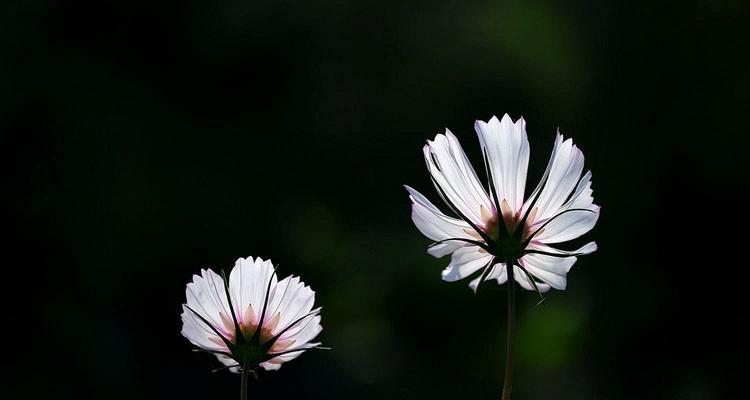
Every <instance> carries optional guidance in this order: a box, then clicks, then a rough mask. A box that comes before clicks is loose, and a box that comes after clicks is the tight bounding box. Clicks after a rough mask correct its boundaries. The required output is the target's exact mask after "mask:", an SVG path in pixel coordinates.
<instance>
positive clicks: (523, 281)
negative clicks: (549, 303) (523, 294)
mask: <svg viewBox="0 0 750 400" xmlns="http://www.w3.org/2000/svg"><path fill="white" fill-rule="evenodd" d="M519 261H520V260H519ZM524 268H526V267H524ZM529 273H531V271H529ZM513 278H514V279H515V280H516V282H518V284H519V285H521V287H522V288H524V289H526V290H532V291H536V289H535V288H534V285H533V284H532V283H531V281H530V280H529V277H528V276H526V274H525V273H524V272H523V271H522V270H521V268H518V266H514V267H513ZM536 287H537V288H539V291H540V292H542V293H545V292H547V291H549V289H550V288H551V286H550V285H549V284H547V283H544V282H536Z"/></svg>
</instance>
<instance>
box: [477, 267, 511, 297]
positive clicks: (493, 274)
mask: <svg viewBox="0 0 750 400" xmlns="http://www.w3.org/2000/svg"><path fill="white" fill-rule="evenodd" d="M491 268H492V271H490V272H489V273H488V274H487V276H486V277H485V279H484V280H485V281H489V280H492V279H494V280H496V281H497V284H498V285H502V284H503V283H505V282H507V281H508V273H507V270H506V269H505V264H503V263H497V264H494V265H493V266H492V267H491ZM480 279H482V277H481V275H480V276H479V277H477V278H475V279H473V280H472V281H471V282H469V288H471V290H473V291H474V293H476V292H477V288H478V287H479V280H480Z"/></svg>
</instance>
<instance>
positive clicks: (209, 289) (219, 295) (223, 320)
mask: <svg viewBox="0 0 750 400" xmlns="http://www.w3.org/2000/svg"><path fill="white" fill-rule="evenodd" d="M185 296H186V298H187V306H188V307H190V308H191V309H193V310H194V311H195V312H197V313H198V314H200V316H201V317H203V318H205V319H206V320H207V321H208V322H209V323H210V324H211V325H212V326H213V327H214V328H216V329H217V330H218V331H219V332H221V333H222V334H226V335H225V337H227V336H231V335H233V333H234V327H233V321H232V314H231V311H230V307H229V301H227V296H226V291H225V289H224V280H223V279H222V278H221V277H220V276H219V275H218V274H216V273H215V272H214V271H212V270H210V269H204V270H201V275H200V276H198V275H193V282H190V283H188V285H187V288H186V290H185Z"/></svg>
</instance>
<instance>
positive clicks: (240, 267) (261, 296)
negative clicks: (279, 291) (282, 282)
mask: <svg viewBox="0 0 750 400" xmlns="http://www.w3.org/2000/svg"><path fill="white" fill-rule="evenodd" d="M277 284H278V280H277V277H276V276H275V274H274V267H273V263H272V262H271V260H263V259H262V258H260V257H258V258H255V259H254V258H252V257H248V258H239V259H237V261H236V262H235V263H234V268H232V271H231V272H230V273H229V293H230V294H231V296H232V306H234V311H235V313H236V314H237V320H238V322H239V323H240V324H243V323H251V324H257V322H258V320H259V319H260V315H261V313H262V312H263V304H264V303H265V301H266V291H268V290H271V291H273V288H275V287H276V285H277ZM269 300H270V298H269ZM250 306H252V309H253V311H254V314H253V317H254V319H255V320H254V321H244V318H245V317H246V311H247V310H248V307H250ZM266 315H270V314H268V313H266Z"/></svg>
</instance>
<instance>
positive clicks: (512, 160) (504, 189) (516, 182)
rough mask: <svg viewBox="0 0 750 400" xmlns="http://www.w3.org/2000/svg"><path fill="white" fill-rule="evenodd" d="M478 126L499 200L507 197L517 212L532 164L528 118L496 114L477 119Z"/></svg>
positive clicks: (476, 125) (478, 133) (475, 124)
mask: <svg viewBox="0 0 750 400" xmlns="http://www.w3.org/2000/svg"><path fill="white" fill-rule="evenodd" d="M474 129H475V130H476V131H477V135H478V136H479V142H480V143H481V145H482V149H483V150H484V151H485V152H486V154H487V159H488V164H489V165H488V168H490V170H491V172H492V180H493V183H494V186H495V191H496V192H497V196H498V199H497V202H498V204H500V203H502V201H503V200H506V201H507V202H508V204H509V205H510V207H511V209H512V211H513V212H514V213H515V212H516V211H518V210H519V209H520V208H521V206H522V205H523V195H524V190H525V188H526V173H527V171H528V167H529V139H528V137H527V136H526V121H524V119H523V118H519V119H518V121H516V122H515V123H514V122H513V120H511V118H510V117H509V116H508V114H505V115H504V116H503V119H502V120H501V121H498V119H497V117H492V118H491V119H490V120H489V121H488V122H484V121H476V122H475V123H474Z"/></svg>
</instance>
